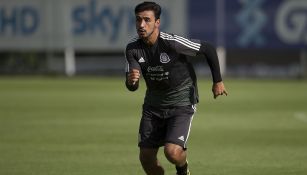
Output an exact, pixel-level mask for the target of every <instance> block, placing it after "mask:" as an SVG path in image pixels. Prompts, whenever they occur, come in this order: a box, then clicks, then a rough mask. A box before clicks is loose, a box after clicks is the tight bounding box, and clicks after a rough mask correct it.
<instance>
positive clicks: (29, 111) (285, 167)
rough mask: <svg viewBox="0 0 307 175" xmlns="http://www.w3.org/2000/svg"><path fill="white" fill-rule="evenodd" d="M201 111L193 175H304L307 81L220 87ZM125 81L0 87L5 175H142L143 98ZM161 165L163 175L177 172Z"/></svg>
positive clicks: (18, 80) (2, 81) (193, 138)
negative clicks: (221, 90)
mask: <svg viewBox="0 0 307 175" xmlns="http://www.w3.org/2000/svg"><path fill="white" fill-rule="evenodd" d="M225 83H226V85H227V89H228V91H229V96H228V97H221V98H220V97H219V98H218V99H216V100H214V99H213V98H212V95H211V83H210V82H209V81H207V80H199V91H200V98H201V102H200V104H199V105H198V111H197V114H196V115H195V117H194V121H193V124H192V131H191V135H190V140H189V162H190V169H191V172H192V175H306V174H307V81H294V80H273V81H272V80H231V79H229V80H226V82H225ZM144 86H145V85H144V82H142V84H141V88H140V90H139V91H137V92H134V93H131V92H128V91H127V90H126V89H125V87H124V83H123V79H121V78H102V77H101V78H99V77H96V78H80V77H79V78H72V79H68V78H39V77H34V78H33V77H13V78H12V77H1V78H0V174H1V175H119V174H125V175H142V174H144V173H143V171H142V169H141V166H140V163H139V161H138V147H137V131H138V125H139V118H140V113H141V105H142V101H143V96H144V92H145V87H144ZM159 157H160V159H161V161H162V164H163V165H164V166H165V169H166V171H167V172H166V175H174V174H175V171H174V167H173V166H172V165H170V164H169V163H168V162H167V161H166V159H165V158H164V155H163V152H162V151H160V153H159Z"/></svg>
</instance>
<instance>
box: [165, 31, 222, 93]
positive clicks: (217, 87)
mask: <svg viewBox="0 0 307 175" xmlns="http://www.w3.org/2000/svg"><path fill="white" fill-rule="evenodd" d="M161 37H162V38H163V39H165V40H166V41H167V42H168V43H169V45H170V47H172V48H173V49H175V50H176V51H177V52H178V53H180V54H184V55H187V56H196V55H197V54H201V55H204V56H205V57H206V59H207V62H208V64H209V67H210V70H211V74H212V79H213V86H212V92H213V96H214V98H216V97H217V96H219V95H223V94H225V95H227V91H226V89H225V87H224V83H223V82H222V76H221V73H220V65H219V60H218V57H217V53H216V50H215V48H214V47H213V46H212V45H211V44H209V43H206V42H200V41H199V40H189V39H186V38H184V37H181V36H178V35H173V34H167V33H161Z"/></svg>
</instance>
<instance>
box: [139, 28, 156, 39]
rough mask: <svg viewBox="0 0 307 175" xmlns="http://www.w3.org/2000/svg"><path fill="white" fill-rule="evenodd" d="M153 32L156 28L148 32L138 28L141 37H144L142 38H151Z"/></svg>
mask: <svg viewBox="0 0 307 175" xmlns="http://www.w3.org/2000/svg"><path fill="white" fill-rule="evenodd" d="M153 32H154V30H151V31H150V32H147V31H146V30H144V29H138V30H137V33H138V35H139V37H140V38H142V39H147V38H149V37H150V36H151V35H152V33H153Z"/></svg>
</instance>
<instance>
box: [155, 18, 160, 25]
mask: <svg viewBox="0 0 307 175" xmlns="http://www.w3.org/2000/svg"><path fill="white" fill-rule="evenodd" d="M155 26H156V27H160V19H157V20H156V22H155Z"/></svg>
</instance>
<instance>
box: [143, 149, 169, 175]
mask: <svg viewBox="0 0 307 175" xmlns="http://www.w3.org/2000/svg"><path fill="white" fill-rule="evenodd" d="M157 154H158V148H156V149H151V148H140V157H139V158H140V161H141V164H142V167H143V169H144V171H145V172H146V174H147V175H164V169H163V167H162V166H161V164H160V163H159V161H158V159H157Z"/></svg>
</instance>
